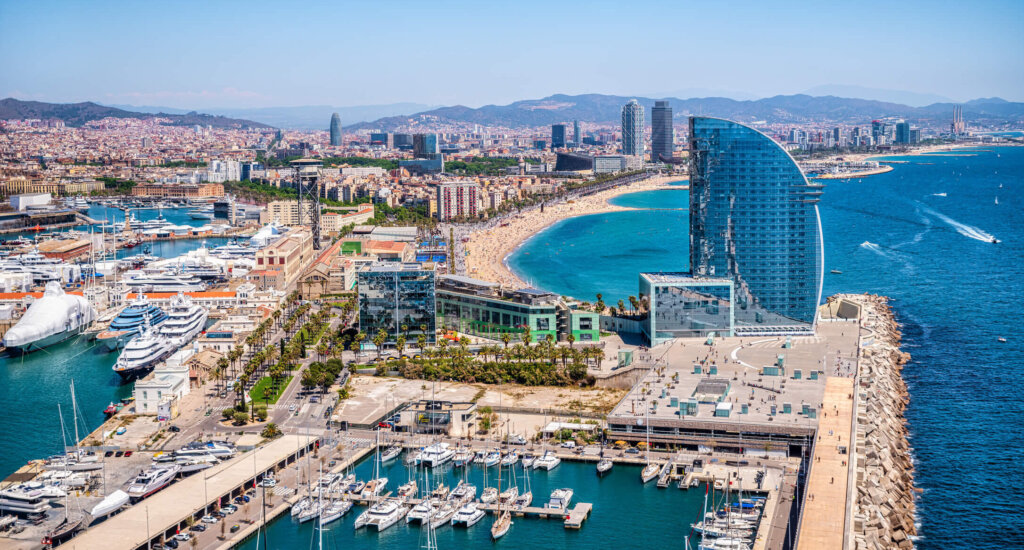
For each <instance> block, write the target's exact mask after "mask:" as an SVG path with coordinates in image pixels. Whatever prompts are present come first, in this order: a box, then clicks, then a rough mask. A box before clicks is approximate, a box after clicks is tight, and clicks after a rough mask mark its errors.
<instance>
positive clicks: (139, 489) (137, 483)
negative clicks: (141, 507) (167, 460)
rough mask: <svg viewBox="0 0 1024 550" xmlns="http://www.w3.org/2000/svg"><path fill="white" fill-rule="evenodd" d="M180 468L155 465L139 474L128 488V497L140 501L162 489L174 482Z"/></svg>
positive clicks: (170, 465)
mask: <svg viewBox="0 0 1024 550" xmlns="http://www.w3.org/2000/svg"><path fill="white" fill-rule="evenodd" d="M179 471H181V467H180V466H178V465H177V464H157V465H154V466H151V467H150V468H149V469H148V470H146V471H144V472H142V473H140V474H139V475H138V476H136V477H135V479H134V480H132V483H131V485H129V486H128V496H129V497H131V498H132V500H134V501H139V500H142V499H144V498H146V497H148V496H149V495H152V494H153V493H155V492H157V491H159V490H160V489H163V488H164V487H166V486H167V485H169V484H170V483H171V481H173V480H174V476H176V475H178V472H179Z"/></svg>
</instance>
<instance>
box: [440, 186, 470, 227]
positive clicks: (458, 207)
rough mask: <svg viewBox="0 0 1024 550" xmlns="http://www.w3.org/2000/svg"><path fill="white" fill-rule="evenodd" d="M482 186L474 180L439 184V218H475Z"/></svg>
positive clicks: (442, 219) (443, 219)
mask: <svg viewBox="0 0 1024 550" xmlns="http://www.w3.org/2000/svg"><path fill="white" fill-rule="evenodd" d="M479 195H480V187H479V186H478V185H477V184H476V183H473V182H451V183H442V184H441V185H439V186H437V218H438V219H439V220H441V221H445V220H450V219H452V218H475V217H476V215H477V203H478V202H479V199H478V197H479Z"/></svg>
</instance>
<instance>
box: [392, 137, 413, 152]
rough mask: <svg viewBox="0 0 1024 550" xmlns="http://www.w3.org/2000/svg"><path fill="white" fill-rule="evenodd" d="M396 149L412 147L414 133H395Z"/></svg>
mask: <svg viewBox="0 0 1024 550" xmlns="http://www.w3.org/2000/svg"><path fill="white" fill-rule="evenodd" d="M393 140H394V144H395V149H412V134H395V135H394V136H393Z"/></svg>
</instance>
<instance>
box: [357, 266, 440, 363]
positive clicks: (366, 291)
mask: <svg viewBox="0 0 1024 550" xmlns="http://www.w3.org/2000/svg"><path fill="white" fill-rule="evenodd" d="M356 280H357V281H358V285H359V286H358V288H359V329H360V330H362V331H363V333H365V334H366V335H367V338H368V339H372V338H373V337H375V336H376V335H377V333H378V332H380V331H381V330H383V331H384V332H385V333H386V334H387V340H386V342H385V344H384V345H394V344H395V343H396V342H397V340H398V337H399V336H405V338H406V341H407V342H415V341H416V339H417V338H418V337H419V336H420V335H421V334H422V335H424V336H426V338H427V342H433V341H434V331H435V326H434V323H435V315H434V310H435V307H436V305H435V297H434V270H432V269H428V268H427V267H426V266H424V265H422V264H415V263H399V262H378V263H373V264H369V265H367V266H365V267H363V268H362V269H360V270H359V272H358V273H356ZM424 328H425V329H426V330H424Z"/></svg>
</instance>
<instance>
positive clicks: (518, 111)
mask: <svg viewBox="0 0 1024 550" xmlns="http://www.w3.org/2000/svg"><path fill="white" fill-rule="evenodd" d="M630 99H636V100H637V101H639V102H640V104H641V105H643V106H644V107H645V108H646V109H647V122H648V124H649V123H650V109H651V107H653V106H654V101H655V99H654V98H647V97H628V96H613V95H603V94H585V95H575V96H570V95H562V94H556V95H552V96H549V97H545V98H542V99H529V100H522V101H516V102H514V103H510V104H508V105H485V106H483V107H480V108H476V109H474V108H471V107H465V106H462V105H457V106H454V107H442V108H439V109H433V110H430V111H424V112H421V113H417V114H414V115H411V116H396V117H387V118H382V119H379V120H376V121H374V122H371V123H365V124H357V125H353V126H351V127H350V128H351V129H368V128H385V129H395V128H398V127H402V126H404V127H408V126H424V127H431V126H434V125H437V124H445V123H467V124H480V125H484V126H505V127H510V128H521V127H533V126H545V125H549V124H555V123H559V122H566V121H571V120H581V121H585V122H598V123H616V122H617V121H619V120H620V117H621V114H620V113H621V108H622V105H623V104H625V103H626V102H627V101H629V100H630ZM664 99H666V100H668V102H669V104H670V105H671V106H672V110H673V115H674V116H675V117H676V118H683V117H686V116H690V115H698V114H703V115H707V116H715V117H722V118H728V119H731V120H736V121H740V122H752V121H765V122H770V123H794V124H798V123H805V122H812V121H834V122H859V123H863V122H864V121H867V120H871V119H875V118H881V117H903V118H906V119H907V120H909V121H911V122H913V123H916V124H922V123H926V122H936V121H944V120H948V119H949V118H950V117H951V116H952V110H953V104H952V103H935V104H932V105H928V106H925V107H911V106H909V105H903V104H899V103H888V102H884V101H876V100H869V99H854V98H844V97H835V96H810V95H804V94H798V95H780V96H775V97H768V98H763V99H757V100H748V101H740V100H735V99H729V98H724V97H705V98H691V99H678V98H664ZM964 118H966V119H967V120H968V121H969V122H1011V123H1021V122H1024V103H1012V102H1008V101H1005V100H1002V99H999V98H989V99H977V100H974V101H970V102H968V103H966V104H965V106H964Z"/></svg>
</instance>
